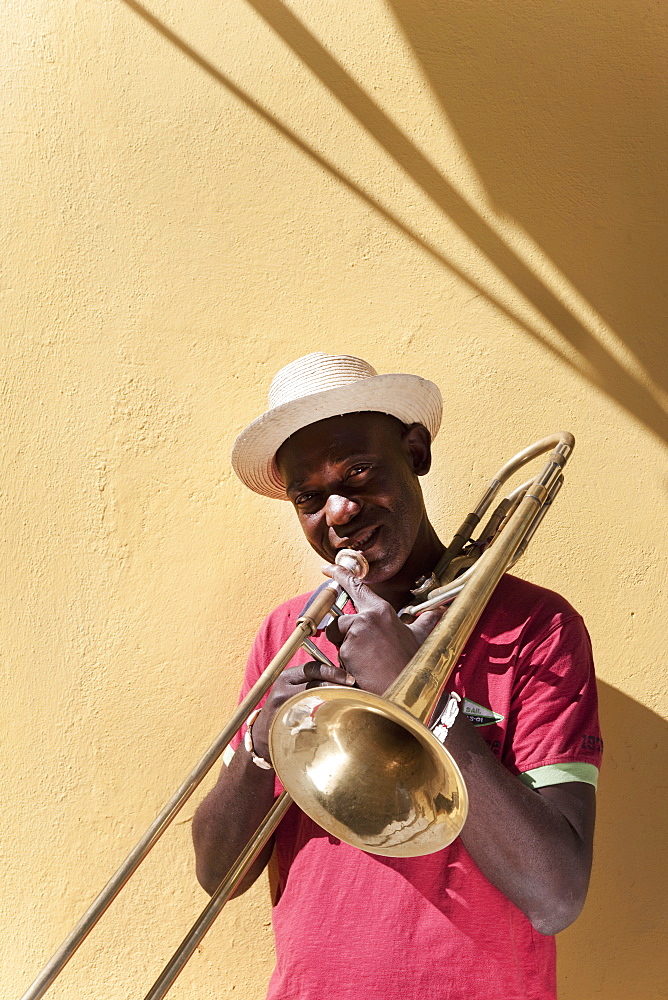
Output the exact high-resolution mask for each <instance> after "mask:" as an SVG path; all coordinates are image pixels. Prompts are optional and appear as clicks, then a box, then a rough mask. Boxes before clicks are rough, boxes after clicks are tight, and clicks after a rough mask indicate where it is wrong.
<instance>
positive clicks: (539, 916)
mask: <svg viewBox="0 0 668 1000" xmlns="http://www.w3.org/2000/svg"><path fill="white" fill-rule="evenodd" d="M446 746H447V749H448V750H449V751H450V753H451V754H452V756H453V757H454V759H455V760H456V762H457V764H458V765H459V767H460V769H461V772H462V775H463V777H464V780H465V782H466V786H467V788H468V793H469V814H468V818H467V820H466V823H465V824H464V828H463V830H462V832H461V838H462V843H463V844H464V846H465V847H466V850H467V851H468V852H469V854H470V855H471V857H472V858H473V860H474V861H475V863H476V864H477V865H478V867H479V868H480V870H481V871H482V873H483V874H484V875H485V876H486V877H487V878H488V879H489V880H490V882H492V883H493V885H495V886H496V887H497V889H500V891H501V892H502V893H503V894H504V896H507V897H508V899H510V900H511V901H512V902H513V903H515V905H516V906H518V907H519V909H520V910H522V912H523V913H524V914H525V915H526V916H527V917H528V918H529V920H530V921H531V923H532V924H533V926H534V927H535V928H536V930H537V931H540V933H541V934H556V933H558V932H559V931H561V930H564V928H565V927H568V925H569V924H571V923H572V922H573V921H574V920H575V919H576V917H577V916H578V914H579V913H580V910H581V909H582V907H583V905H584V901H585V898H586V895H587V888H588V886H589V874H590V870H591V860H592V841H593V835H594V818H595V814H596V797H595V792H594V788H593V787H592V786H591V785H588V784H585V783H584V782H566V783H564V784H561V785H549V786H547V787H545V788H541V789H539V790H538V791H534V790H532V789H531V788H529V787H527V785H525V784H523V783H522V782H521V781H520V780H519V779H518V778H517V777H516V776H515V775H513V774H511V773H510V771H508V769H507V768H505V767H504V766H503V764H501V763H500V762H499V761H498V760H497V759H496V757H494V755H493V754H492V753H491V751H490V750H489V748H488V747H487V745H486V743H485V742H484V740H483V739H482V738H481V737H480V735H479V733H477V732H476V730H475V727H474V726H473V725H472V723H470V722H469V720H468V719H467V718H466V716H465V715H463V713H460V714H459V716H458V717H457V720H456V722H455V724H454V726H453V727H452V729H451V730H450V732H449V734H448V739H447V742H446Z"/></svg>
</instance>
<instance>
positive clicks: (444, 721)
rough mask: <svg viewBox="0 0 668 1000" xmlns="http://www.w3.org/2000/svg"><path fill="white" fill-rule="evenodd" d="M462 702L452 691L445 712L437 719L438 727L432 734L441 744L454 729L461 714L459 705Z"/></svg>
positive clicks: (435, 727) (436, 726)
mask: <svg viewBox="0 0 668 1000" xmlns="http://www.w3.org/2000/svg"><path fill="white" fill-rule="evenodd" d="M461 700H462V699H461V698H460V697H459V695H458V694H457V693H456V692H455V691H451V692H450V694H449V695H448V700H447V701H446V703H445V706H444V708H443V711H442V712H441V714H440V716H439V718H438V719H437V721H436V725H435V726H434V728H433V729H432V733H433V734H434V736H435V737H436V739H437V740H438V741H439V743H445V740H446V738H447V735H448V733H449V732H450V730H451V729H452V725H453V723H454V721H455V719H456V718H457V716H458V714H459V703H460V701H461Z"/></svg>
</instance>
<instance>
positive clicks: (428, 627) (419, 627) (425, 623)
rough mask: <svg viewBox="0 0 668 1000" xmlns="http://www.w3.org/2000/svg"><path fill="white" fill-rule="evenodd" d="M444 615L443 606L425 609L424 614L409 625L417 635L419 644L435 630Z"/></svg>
mask: <svg viewBox="0 0 668 1000" xmlns="http://www.w3.org/2000/svg"><path fill="white" fill-rule="evenodd" d="M442 617H443V610H442V609H441V608H437V609H436V610H435V611H425V613H424V614H423V615H420V617H419V618H416V619H415V621H414V622H411V624H410V625H408V626H407V627H408V628H409V629H410V630H411V632H412V633H413V635H414V636H415V639H416V641H417V643H418V645H419V646H421V645H422V643H423V642H424V641H425V639H426V638H427V636H428V635H429V633H430V632H433V630H434V629H435V627H436V626H437V625H438V623H439V622H440V620H441V618H442Z"/></svg>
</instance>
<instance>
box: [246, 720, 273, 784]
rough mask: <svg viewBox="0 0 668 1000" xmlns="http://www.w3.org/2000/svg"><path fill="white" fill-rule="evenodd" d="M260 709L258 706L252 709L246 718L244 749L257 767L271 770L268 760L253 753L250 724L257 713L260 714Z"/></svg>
mask: <svg viewBox="0 0 668 1000" xmlns="http://www.w3.org/2000/svg"><path fill="white" fill-rule="evenodd" d="M261 711H262V710H261V709H259V708H254V709H253V711H252V712H251V714H250V715H249V716H248V718H247V719H246V732H245V733H244V746H245V747H246V750H248V753H249V754H250V755H251V760H252V761H253V763H254V764H255V765H256V766H257V767H261V768H262V770H263V771H271V770H272V765H271V764H270V763H269V761H268V760H265V759H264V757H258V755H257V754H256V753H255V749H254V747H253V737H252V735H251V726H252V725H253V723H254V722H255V720H256V719H257V717H258V715H259V714H260V712H261Z"/></svg>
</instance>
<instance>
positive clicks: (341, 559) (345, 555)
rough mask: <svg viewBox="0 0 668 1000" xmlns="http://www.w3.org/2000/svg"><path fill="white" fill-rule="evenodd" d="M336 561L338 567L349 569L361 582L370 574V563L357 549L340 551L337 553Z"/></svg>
mask: <svg viewBox="0 0 668 1000" xmlns="http://www.w3.org/2000/svg"><path fill="white" fill-rule="evenodd" d="M334 561H335V562H336V564H337V566H343V568H344V569H349V570H350V572H351V573H352V574H353V576H356V577H357V578H358V579H360V580H363V579H364V577H365V576H366V575H367V573H368V572H369V564H368V562H367V561H366V559H365V558H364V556H363V555H362V553H361V552H357V551H356V550H355V549H340V550H339V551H338V552H337V553H336V559H335V560H334Z"/></svg>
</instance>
